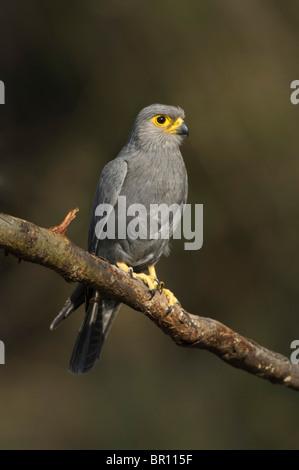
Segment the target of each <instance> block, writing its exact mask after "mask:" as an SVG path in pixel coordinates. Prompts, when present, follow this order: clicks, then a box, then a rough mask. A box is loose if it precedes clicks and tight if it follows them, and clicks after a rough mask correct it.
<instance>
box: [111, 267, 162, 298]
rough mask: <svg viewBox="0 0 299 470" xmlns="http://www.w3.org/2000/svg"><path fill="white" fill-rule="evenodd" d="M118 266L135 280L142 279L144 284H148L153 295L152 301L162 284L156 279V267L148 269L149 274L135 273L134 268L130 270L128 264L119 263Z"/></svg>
mask: <svg viewBox="0 0 299 470" xmlns="http://www.w3.org/2000/svg"><path fill="white" fill-rule="evenodd" d="M117 266H118V267H119V268H120V269H122V270H123V271H125V272H126V273H130V274H131V276H132V277H133V278H134V279H141V280H142V281H143V282H144V284H146V285H147V287H148V288H149V290H150V293H151V299H152V298H153V297H154V295H155V293H156V291H157V288H159V286H160V283H159V281H158V279H157V277H156V271H155V268H154V266H149V268H148V271H149V274H144V273H139V274H137V273H134V271H133V268H130V267H129V266H127V265H126V263H123V262H120V263H117Z"/></svg>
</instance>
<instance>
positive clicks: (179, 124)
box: [164, 118, 189, 137]
mask: <svg viewBox="0 0 299 470" xmlns="http://www.w3.org/2000/svg"><path fill="white" fill-rule="evenodd" d="M164 132H170V133H171V134H179V135H185V136H186V137H188V135H189V129H188V127H187V126H186V124H185V122H184V121H183V119H182V118H178V119H177V120H176V121H175V122H174V123H173V124H172V125H171V126H170V127H169V128H168V129H165V131H164Z"/></svg>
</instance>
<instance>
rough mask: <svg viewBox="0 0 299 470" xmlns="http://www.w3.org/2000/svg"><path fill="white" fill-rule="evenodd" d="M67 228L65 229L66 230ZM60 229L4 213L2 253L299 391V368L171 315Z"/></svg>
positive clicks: (183, 315)
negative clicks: (91, 291)
mask: <svg viewBox="0 0 299 470" xmlns="http://www.w3.org/2000/svg"><path fill="white" fill-rule="evenodd" d="M63 227H64V228H65V226H63ZM59 233H60V232H59V230H58V231H57V227H56V228H55V230H51V229H46V228H42V227H38V226H37V225H35V224H32V223H30V222H27V221H25V220H22V219H18V218H15V217H12V216H10V215H6V214H1V213H0V248H3V249H4V250H5V251H6V252H9V253H12V254H13V255H15V256H17V257H18V258H19V259H23V260H26V261H30V262H32V263H37V264H41V265H42V266H45V267H47V268H50V269H53V270H54V271H56V272H57V273H58V274H60V275H61V276H62V277H63V278H64V279H65V280H67V281H74V282H81V283H83V284H86V285H89V286H90V287H93V288H96V289H98V290H99V292H100V293H101V294H102V295H103V296H104V297H108V298H111V299H115V300H118V301H119V302H123V303H125V304H127V305H129V306H130V307H132V308H133V309H135V310H138V311H140V312H143V313H144V314H145V315H147V316H148V317H149V318H150V319H151V320H152V321H154V322H155V323H156V324H157V325H158V326H159V328H161V329H162V330H163V331H164V332H165V333H167V334H168V335H169V336H170V337H171V338H172V339H173V340H174V341H175V342H176V344H178V345H180V346H188V347H194V348H200V349H207V350H208V351H211V352H212V353H214V354H216V355H217V356H219V357H220V358H221V359H223V360H224V361H226V362H228V363H229V364H231V365H232V366H234V367H238V368H240V369H243V370H246V371H247V372H250V373H252V374H254V375H256V376H258V377H262V378H264V379H267V380H269V381H271V382H272V383H278V384H283V385H286V386H287V387H290V388H293V389H294V390H299V365H295V364H292V363H291V362H290V361H289V359H287V358H286V357H285V356H282V355H281V354H278V353H275V352H273V351H270V350H268V349H266V348H264V347H263V346H260V345H259V344H257V343H256V342H254V341H252V340H250V339H248V338H245V337H243V336H241V335H239V334H238V333H236V332H234V331H233V330H231V329H230V328H228V327H227V326H225V325H223V324H222V323H220V322H218V321H217V320H213V319H211V318H206V317H200V316H198V315H194V314H190V313H188V312H186V311H185V310H184V309H183V308H182V307H180V306H179V305H175V307H174V309H173V311H172V312H171V313H170V314H168V315H166V311H167V308H168V302H167V299H166V297H165V295H164V294H159V293H157V294H156V295H155V296H154V297H153V299H151V298H150V297H151V296H150V293H149V291H148V289H147V287H146V286H145V285H144V283H143V282H142V281H140V280H136V279H133V278H131V276H130V275H129V274H127V273H125V272H123V271H122V270H120V269H119V268H117V267H116V266H114V265H111V264H110V263H108V261H106V260H104V259H100V258H97V257H95V256H93V255H91V254H90V253H88V252H86V251H85V250H83V249H82V248H79V247H77V246H76V245H74V244H73V243H72V242H71V241H70V240H69V239H68V238H67V237H65V236H62V235H61V234H59Z"/></svg>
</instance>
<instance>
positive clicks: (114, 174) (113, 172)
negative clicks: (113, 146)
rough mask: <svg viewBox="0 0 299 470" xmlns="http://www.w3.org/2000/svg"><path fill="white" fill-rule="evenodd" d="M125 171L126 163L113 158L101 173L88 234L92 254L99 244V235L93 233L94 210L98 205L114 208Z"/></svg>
mask: <svg viewBox="0 0 299 470" xmlns="http://www.w3.org/2000/svg"><path fill="white" fill-rule="evenodd" d="M127 171H128V165H127V162H126V161H125V160H124V159H122V158H115V159H114V160H112V161H111V162H109V163H108V164H107V165H106V166H105V168H104V169H103V171H102V174H101V177H100V180H99V182H98V186H97V189H96V193H95V197H94V200H93V206H92V212H91V217H90V224H89V232H88V251H89V252H90V253H92V254H96V253H97V248H98V243H99V238H98V236H99V233H98V234H97V235H96V233H95V228H96V216H95V211H96V208H97V206H98V205H99V204H109V205H110V206H111V210H112V208H114V207H115V205H116V203H117V199H118V196H119V194H120V192H121V188H122V186H123V183H124V180H125V178H126V175H127ZM107 215H108V214H107Z"/></svg>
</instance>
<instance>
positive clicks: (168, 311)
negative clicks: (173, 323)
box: [165, 305, 173, 316]
mask: <svg viewBox="0 0 299 470" xmlns="http://www.w3.org/2000/svg"><path fill="white" fill-rule="evenodd" d="M172 310H173V305H170V306H169V307H168V310H167V312H166V315H165V316H167V315H169V314H170V312H172Z"/></svg>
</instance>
